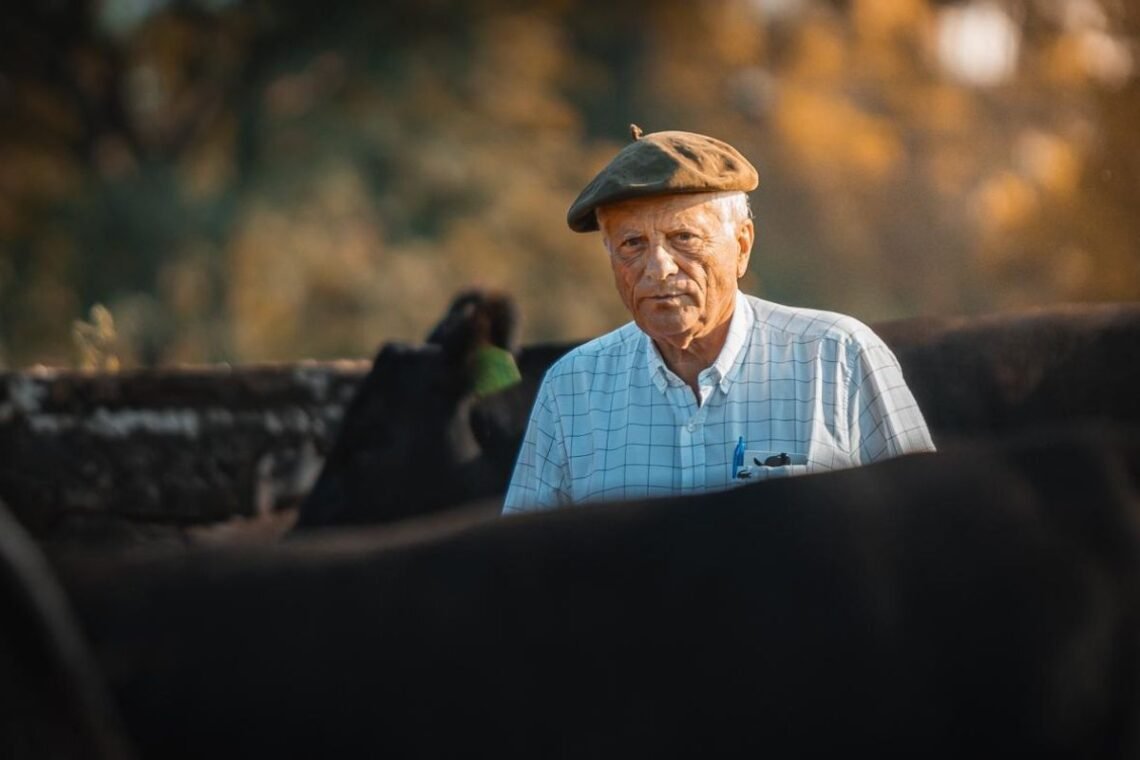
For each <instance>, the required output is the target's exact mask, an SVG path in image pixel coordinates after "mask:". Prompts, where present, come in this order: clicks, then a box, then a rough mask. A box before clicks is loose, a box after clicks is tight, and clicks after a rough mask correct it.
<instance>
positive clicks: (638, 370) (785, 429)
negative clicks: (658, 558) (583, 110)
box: [503, 126, 934, 514]
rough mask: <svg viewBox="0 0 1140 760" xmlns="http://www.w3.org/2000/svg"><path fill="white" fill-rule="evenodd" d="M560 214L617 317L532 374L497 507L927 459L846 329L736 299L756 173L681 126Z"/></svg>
mask: <svg viewBox="0 0 1140 760" xmlns="http://www.w3.org/2000/svg"><path fill="white" fill-rule="evenodd" d="M632 132H633V137H634V140H633V142H632V143H630V144H629V145H627V146H626V147H625V148H624V149H622V150H621V151H620V152H619V153H618V154H617V156H615V157H614V159H613V160H612V161H611V162H610V163H609V165H608V166H606V167H605V168H604V169H603V170H602V171H601V172H600V173H599V174H598V176H597V177H595V178H594V179H593V181H591V182H590V184H589V185H587V186H586V188H585V189H584V190H583V191H582V193H581V194H580V195H579V196H578V199H577V200H575V201H574V203H573V205H571V207H570V210H569V212H568V214H567V222H568V223H569V225H570V228H571V229H572V230H575V231H576V232H588V231H592V230H598V229H600V230H601V233H602V242H603V243H604V244H605V247H606V250H607V251H608V252H609V256H610V264H611V265H612V267H613V272H614V281H615V283H616V284H617V289H618V293H619V294H620V295H621V299H622V302H623V303H624V304H625V307H626V309H628V310H629V312H630V314H631V315H632V317H633V322H631V323H629V324H626V325H625V326H623V327H620V328H618V329H617V330H615V331H613V332H611V333H609V334H607V335H603V336H602V337H600V338H597V339H595V340H592V341H590V342H588V343H586V344H584V345H582V346H580V347H579V348H577V349H575V350H574V351H572V352H570V353H569V354H567V355H566V356H565V357H563V358H562V359H561V360H560V361H558V362H557V363H556V364H554V365H553V366H552V367H551V368H550V370H549V371H548V372H547V374H546V377H545V378H544V380H543V382H542V386H541V388H540V389H539V393H538V398H537V400H536V402H535V406H534V410H533V411H532V413H531V418H530V423H529V426H528V428H527V432H526V436H525V438H524V440H523V444H522V448H521V450H520V452H519V458H518V462H517V464H516V466H515V471H514V475H513V477H512V479H511V484H510V488H509V490H508V492H507V497H506V502H505V505H504V508H503V511H504V513H505V514H509V513H513V512H522V511H527V510H537V509H546V508H551V507H557V506H561V505H565V504H574V503H581V502H588V501H603V500H614V499H629V498H641V497H647V496H662V495H670V494H684V493H692V492H698V491H706V490H713V489H722V488H727V487H730V486H732V485H735V484H741V483H747V482H751V481H755V480H758V479H763V478H768V477H778V476H784V475H795V474H800V473H809V472H818V471H825V470H833V469H837V468H841V467H852V466H856V465H861V464H867V463H869V462H874V461H877V460H879V459H885V458H887V457H892V456H897V455H899V454H905V453H908V452H914V451H930V450H932V449H933V448H934V446H933V444H932V443H931V440H930V434H929V432H928V431H927V429H926V423H925V421H924V420H923V417H922V413H921V412H920V411H919V409H918V406H917V405H916V404H915V401H914V397H913V396H912V395H911V393H910V390H909V389H908V388H907V386H906V383H905V382H904V381H903V377H902V372H901V370H900V369H899V365H898V362H897V361H896V360H895V357H894V355H893V354H892V353H891V351H890V350H889V349H888V348H887V347H886V346H885V345H884V344H883V342H882V341H881V340H880V339H879V338H878V337H877V336H876V335H875V334H874V333H873V332H871V330H870V329H869V328H868V327H866V326H865V325H863V324H862V323H860V322H859V321H857V320H855V319H852V318H851V317H846V316H843V315H841V314H834V313H830V312H824V311H815V310H812V309H802V308H791V307H787V306H781V305H778V304H775V303H770V302H767V301H762V300H760V299H758V298H754V297H751V296H746V295H744V294H742V293H740V292H739V291H738V290H737V280H739V279H740V277H742V276H743V275H744V272H745V270H746V269H747V268H748V260H749V257H750V255H751V252H752V242H753V238H754V236H755V228H754V227H753V224H752V220H751V218H750V214H749V209H748V200H747V196H746V195H745V193H747V192H749V191H751V190H754V189H755V188H756V185H757V184H758V177H757V173H756V170H755V169H754V168H753V166H752V165H751V164H750V163H749V162H748V160H747V159H745V158H744V157H743V156H742V155H741V154H740V153H739V152H737V151H736V150H735V149H734V148H733V147H732V146H730V145H728V144H726V143H724V142H721V141H720V140H717V139H714V138H712V137H707V136H705V135H699V134H693V133H689V132H675V131H671V132H657V133H654V134H647V135H644V136H643V135H642V134H641V131H640V129H638V128H637V127H636V126H633V127H632Z"/></svg>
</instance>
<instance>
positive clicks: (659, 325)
mask: <svg viewBox="0 0 1140 760" xmlns="http://www.w3.org/2000/svg"><path fill="white" fill-rule="evenodd" d="M718 197H720V196H718V194H716V193H694V194H687V195H666V196H659V197H653V198H638V199H635V200H630V201H623V202H621V203H615V204H611V205H608V206H605V207H603V208H600V209H598V223H599V227H600V228H601V231H602V237H603V240H604V241H605V245H606V248H607V249H608V250H609V252H610V263H611V264H612V266H613V270H614V282H615V283H616V284H617V289H618V293H619V294H620V295H621V298H622V301H623V302H624V303H625V307H626V309H628V310H629V313H630V314H631V315H633V319H634V321H635V322H636V323H637V325H638V327H640V328H641V329H642V330H643V331H644V332H645V333H646V334H648V335H649V336H650V337H651V338H653V339H654V340H656V341H659V342H660V341H664V342H667V343H669V344H671V345H674V346H676V347H678V348H682V349H685V348H688V346H689V343H691V342H692V341H693V340H697V339H700V338H702V337H704V336H705V335H707V334H708V333H710V332H712V331H713V330H714V329H716V328H717V327H718V326H720V325H721V324H723V323H724V322H725V321H727V319H728V318H729V316H730V315H731V314H732V309H733V305H734V303H735V298H736V281H737V280H738V279H740V277H741V276H743V275H744V272H745V270H746V269H747V268H748V257H749V254H750V252H751V250H752V239H753V235H754V232H753V226H752V221H751V220H750V219H744V220H742V221H739V222H735V221H734V220H733V219H732V218H731V215H730V214H729V204H728V203H727V202H725V201H723V200H717V199H718Z"/></svg>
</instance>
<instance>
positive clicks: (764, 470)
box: [752, 464, 811, 480]
mask: <svg viewBox="0 0 1140 760" xmlns="http://www.w3.org/2000/svg"><path fill="white" fill-rule="evenodd" d="M809 472H811V465H810V464H785V465H780V466H777V467H754V468H753V469H752V479H753V480H772V479H773V478H791V477H794V476H796V475H807V474H808V473H809Z"/></svg>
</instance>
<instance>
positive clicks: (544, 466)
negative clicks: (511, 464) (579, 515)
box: [503, 373, 570, 515]
mask: <svg viewBox="0 0 1140 760" xmlns="http://www.w3.org/2000/svg"><path fill="white" fill-rule="evenodd" d="M552 385H553V381H552V380H551V376H550V374H549V373H547V376H546V377H545V378H543V381H542V385H541V386H540V387H539V389H538V397H537V399H536V400H535V402H534V409H533V410H532V411H531V414H530V422H529V423H528V424H527V429H526V435H525V436H524V437H523V442H522V446H521V447H520V448H519V457H518V461H517V462H516V463H515V471H514V474H513V475H512V476H511V482H510V485H509V486H508V488H507V496H506V499H505V501H504V503H503V514H504V515H509V514H516V513H520V512H532V511H538V510H541V509H552V508H554V507H559V506H563V505H565V504H569V503H570V498H569V494H568V493H567V488H566V484H567V483H568V482H569V475H568V465H567V458H566V445H565V441H564V439H563V435H562V419H561V416H560V415H559V412H558V404H557V399H556V398H555V395H554V392H553V389H552Z"/></svg>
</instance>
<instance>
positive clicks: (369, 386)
mask: <svg viewBox="0 0 1140 760" xmlns="http://www.w3.org/2000/svg"><path fill="white" fill-rule="evenodd" d="M514 324H515V311H514V307H513V305H510V301H509V297H508V296H505V295H501V294H488V293H481V292H478V291H475V292H469V293H463V294H460V296H459V297H457V299H456V300H455V302H454V303H453V306H452V308H451V310H450V311H449V312H448V314H447V315H446V316H445V317H444V319H443V321H442V322H441V323H440V326H439V327H437V328H436V329H435V330H434V331H433V333H432V335H431V337H430V338H429V345H428V346H425V347H409V346H397V345H388V346H385V347H384V349H383V350H382V351H381V352H380V355H379V356H378V357H377V358H376V362H375V364H374V365H373V368H372V371H371V373H370V374H369V375H368V377H367V378H366V379H365V380H364V381H363V383H362V384H361V386H360V389H359V390H358V392H357V396H356V398H355V399H354V400H353V402H352V404H351V405H350V406H349V408H348V410H347V412H346V414H345V420H344V423H343V426H342V431H341V433H340V436H339V438H338V440H337V442H336V444H335V447H334V448H333V450H332V452H331V453H330V455H329V457H328V460H327V462H326V464H325V467H324V471H323V472H322V474H321V476H320V479H319V480H318V482H317V485H316V486H315V487H314V489H313V491H312V494H311V495H310V497H309V498H308V499H307V501H306V502H305V504H304V505H303V507H302V509H301V514H300V518H299V521H298V528H299V529H301V530H304V529H307V528H311V527H316V526H322V525H331V524H344V523H364V522H375V523H380V522H392V521H395V520H399V519H402V518H405V517H409V516H414V515H420V514H425V513H428V512H432V511H436V510H439V509H444V508H447V507H451V506H455V505H458V504H462V503H464V502H467V501H471V500H473V499H480V498H485V497H491V496H498V495H501V494H502V493H503V491H504V490H505V488H506V484H507V481H508V479H509V477H510V473H511V469H512V467H513V465H514V459H515V456H516V454H517V452H518V447H519V444H520V442H521V440H522V435H523V432H524V431H525V427H526V422H527V418H528V416H529V414H530V408H531V405H532V404H533V403H534V397H535V394H536V392H537V387H538V383H539V381H540V380H541V378H542V375H543V373H544V372H545V371H546V369H547V367H549V366H550V364H551V363H553V362H554V361H555V360H556V359H557V358H559V357H560V356H561V355H562V354H564V353H565V352H566V351H568V350H569V349H570V348H572V347H573V346H574V345H576V344H563V345H548V346H537V347H532V348H526V349H523V350H522V351H521V352H520V353H519V354H518V366H519V370H520V372H521V375H522V381H521V382H520V383H519V384H517V385H515V386H513V387H510V388H507V389H506V390H502V391H499V392H498V393H493V394H490V395H487V396H484V397H481V398H480V397H477V396H476V395H475V394H474V393H473V392H472V389H473V385H474V379H473V377H472V374H471V361H470V359H469V357H470V356H471V354H472V352H473V351H474V350H475V349H476V348H477V347H478V346H479V345H483V344H485V343H487V342H497V343H498V345H501V346H503V347H504V348H509V349H510V350H512V351H513V350H514V337H513V335H514V332H513V328H514ZM873 327H874V329H875V330H876V332H878V333H879V334H880V335H881V336H882V337H883V339H884V340H885V341H886V342H887V344H888V345H889V346H890V347H891V348H892V349H893V350H894V352H895V354H896V355H897V356H898V359H899V362H900V364H901V365H902V367H903V372H904V374H905V376H906V378H907V382H908V384H909V385H910V387H911V390H912V391H913V393H914V395H915V398H916V399H917V400H918V402H919V406H920V407H921V408H922V410H923V412H924V414H925V415H926V420H927V423H928V425H929V426H930V429H931V433H932V435H933V436H934V440H935V442H936V443H937V444H939V445H941V444H944V443H947V442H949V441H951V440H953V439H955V438H959V437H965V438H970V437H977V436H980V435H993V434H995V433H1000V432H1004V431H1010V430H1015V429H1019V428H1024V427H1028V426H1033V425H1037V424H1042V423H1052V422H1063V421H1067V420H1073V419H1079V418H1087V417H1097V418H1102V419H1109V420H1114V421H1123V422H1129V423H1133V424H1140V393H1137V392H1136V389H1137V388H1140V304H1120V305H1085V306H1069V307H1054V308H1052V309H1048V310H1037V311H1030V312H1023V313H1016V314H1002V315H993V316H987V317H980V318H972V319H913V320H904V321H898V322H887V323H878V324H875V325H873ZM493 508H494V507H493V505H491V504H488V505H487V506H486V509H487V510H488V511H493Z"/></svg>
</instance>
